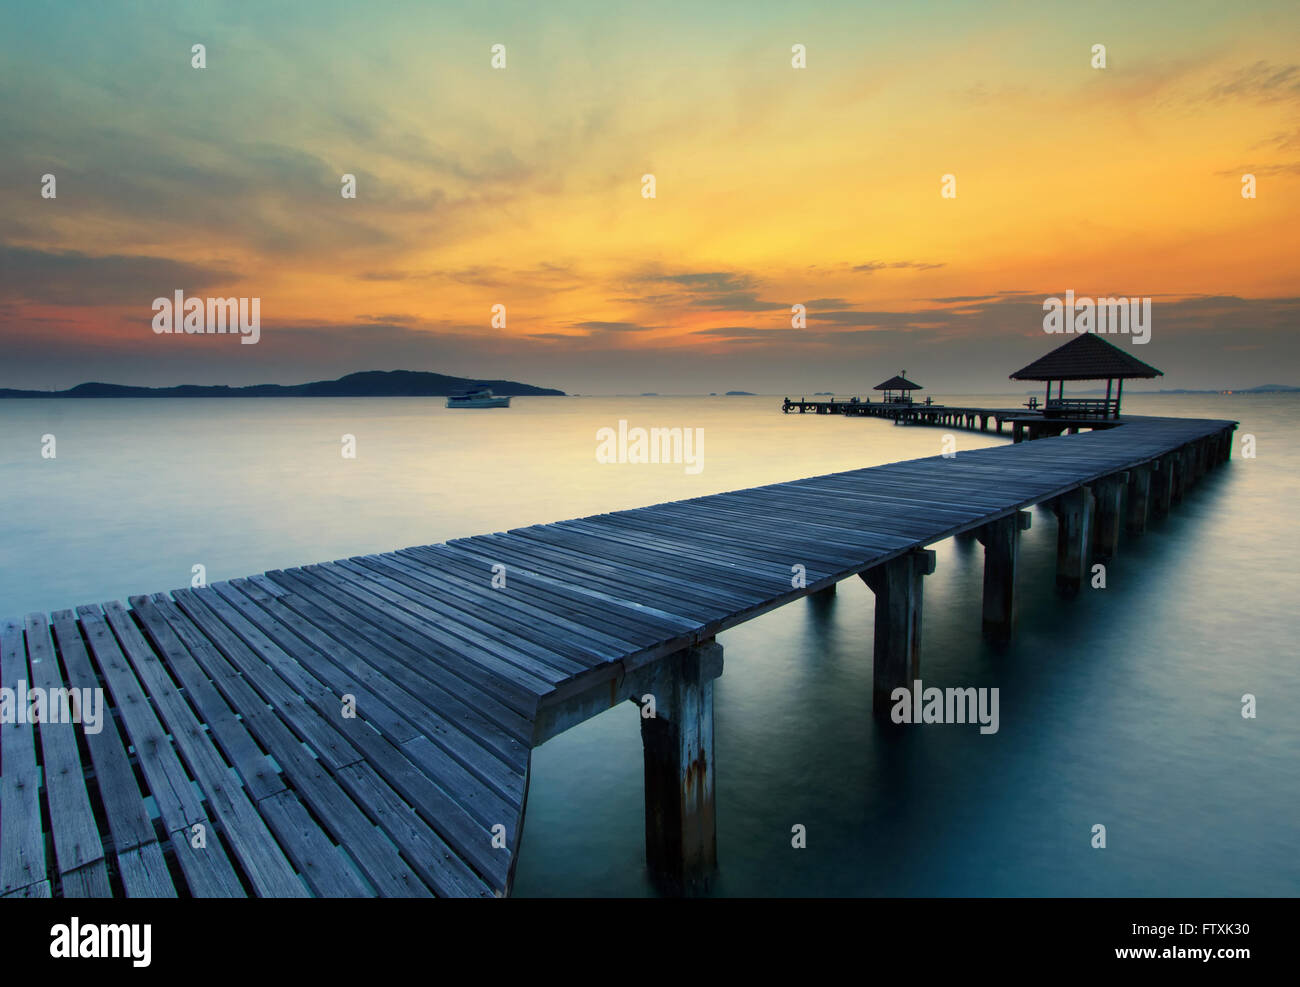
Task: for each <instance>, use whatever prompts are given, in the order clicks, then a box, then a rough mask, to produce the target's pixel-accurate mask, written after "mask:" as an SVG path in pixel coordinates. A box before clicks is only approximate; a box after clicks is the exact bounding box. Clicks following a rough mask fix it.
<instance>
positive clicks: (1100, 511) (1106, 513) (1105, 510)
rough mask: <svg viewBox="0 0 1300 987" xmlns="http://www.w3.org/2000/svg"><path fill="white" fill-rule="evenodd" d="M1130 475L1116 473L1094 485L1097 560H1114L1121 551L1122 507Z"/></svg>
mask: <svg viewBox="0 0 1300 987" xmlns="http://www.w3.org/2000/svg"><path fill="white" fill-rule="evenodd" d="M1128 480H1129V475H1128V473H1115V474H1114V475H1112V476H1107V477H1103V478H1102V479H1100V480H1098V481H1097V482H1096V483H1095V484H1093V487H1092V491H1093V498H1094V500H1095V503H1096V515H1095V517H1094V519H1093V554H1094V555H1095V556H1096V557H1097V558H1102V559H1112V558H1114V557H1115V553H1116V552H1117V551H1118V550H1119V524H1120V521H1119V519H1120V505H1121V502H1122V498H1123V495H1124V487H1125V486H1127V484H1128Z"/></svg>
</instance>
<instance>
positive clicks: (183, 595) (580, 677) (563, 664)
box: [0, 418, 1235, 897]
mask: <svg viewBox="0 0 1300 987" xmlns="http://www.w3.org/2000/svg"><path fill="white" fill-rule="evenodd" d="M1107 425H1115V426H1117V427H1113V428H1110V429H1109V430H1099V431H1090V432H1086V433H1083V434H1077V435H1061V436H1059V437H1050V438H1040V439H1037V440H1035V441H1031V442H1023V443H1020V444H1015V445H1006V446H1000V447H996V448H988V449H979V450H975V451H969V452H960V453H958V454H957V455H955V456H954V457H952V458H944V457H941V456H934V457H930V458H925V459H916V460H911V461H908V462H899V463H892V464H889V465H885V466H876V467H872V468H869V469H860V470H853V471H849V472H845V473H836V474H830V475H826V476H819V477H811V478H808V479H801V480H795V481H792V482H789V483H778V484H773V485H770V486H763V487H756V488H753V489H748V490H739V491H734V492H730V493H722V494H717V495H713V496H707V497H699V498H695V499H692V500H685V501H679V502H674V503H667V504H659V505H655V506H652V507H645V508H640V509H636V510H627V511H619V512H616V513H613V514H605V515H600V516H596V517H588V518H582V519H578V520H571V521H563V522H560V523H557V524H547V525H537V526H533V527H528V528H523V529H519V530H515V531H511V532H508V533H498V534H492V535H483V536H478V537H473V538H463V539H458V540H455V541H452V542H449V543H447V544H437V545H426V546H422V547H417V548H408V549H404V550H402V551H397V552H389V553H385V554H379V555H371V556H365V557H358V558H353V559H346V560H340V561H336V562H329V563H322V564H319V565H309V566H304V567H302V568H298V569H289V570H284V571H273V572H268V573H265V574H264V575H259V576H251V577H249V578H246V579H233V580H230V581H228V582H221V583H217V584H214V585H212V586H207V587H201V588H188V589H180V590H175V591H173V592H171V593H169V594H155V595H151V596H138V597H133V598H131V600H130V601H129V603H130V605H129V607H128V606H126V605H123V604H122V603H106V604H103V605H102V606H83V607H78V608H77V609H76V610H75V611H72V610H61V611H57V612H55V613H52V614H49V615H46V614H42V613H34V614H30V615H28V616H27V617H26V618H22V619H13V620H7V621H3V622H0V686H3V689H4V690H6V692H5V693H4V694H7V695H8V696H10V697H11V701H10V705H9V707H8V713H9V715H7V716H5V717H4V722H3V725H2V726H0V895H16V896H45V897H48V896H51V895H63V896H68V897H74V896H108V895H128V896H171V895H180V896H186V895H193V896H243V895H261V896H309V895H315V896H335V895H366V896H371V895H384V896H388V895H396V896H431V895H437V896H484V897H488V896H494V895H502V894H506V893H508V891H509V889H510V884H511V878H512V874H513V871H514V864H515V859H516V856H517V852H518V847H519V838H520V833H521V830H522V826H523V821H524V807H525V801H526V798H527V792H528V771H529V759H530V755H531V751H532V749H533V748H534V747H535V746H537V745H539V744H541V743H543V742H544V741H546V740H547V739H548V738H550V737H552V736H555V735H556V734H558V733H559V732H561V731H563V730H565V729H567V728H568V727H571V726H573V725H575V724H577V723H580V722H582V721H583V720H585V719H587V718H589V717H591V716H594V715H596V714H597V713H599V712H601V711H603V710H605V709H608V708H610V707H611V706H613V705H614V704H616V703H620V702H623V701H627V700H633V701H635V702H637V703H638V704H644V703H645V702H646V698H647V697H649V696H653V697H654V707H655V715H654V716H649V715H648V708H647V707H646V706H645V705H643V707H642V718H641V725H642V735H643V741H644V745H645V777H646V840H647V859H648V862H649V865H650V868H651V870H652V872H653V873H654V874H655V875H656V879H657V880H661V881H662V883H663V886H664V887H665V888H666V889H669V890H682V889H689V888H692V887H696V886H698V885H699V884H700V883H702V882H707V880H708V878H709V875H710V874H711V872H712V871H713V868H714V866H715V852H716V851H715V839H714V825H713V783H714V776H715V771H716V770H717V768H716V765H715V764H714V757H713V705H712V682H713V680H714V679H715V678H716V677H717V676H718V675H719V674H721V671H722V654H721V648H720V647H719V646H718V645H717V643H716V641H715V640H714V639H715V636H716V635H717V634H718V633H719V632H721V631H724V630H726V629H727V628H729V627H732V626H734V625H736V624H739V623H741V622H742V621H746V620H749V619H751V618H753V617H756V616H758V615H759V614H762V613H765V612H767V611H769V610H772V609H774V608H776V607H779V606H782V605H784V604H787V603H789V602H791V601H792V600H795V599H798V598H800V597H804V596H808V595H810V594H812V593H816V592H820V591H828V590H829V589H830V588H831V587H833V586H834V584H835V583H836V582H837V581H839V580H842V579H845V578H848V577H850V576H854V575H860V576H862V578H863V579H864V580H865V581H866V582H867V584H868V585H869V586H870V587H871V589H872V590H873V591H874V593H875V599H876V620H875V631H874V633H875V642H874V698H873V704H874V707H875V709H876V711H877V713H879V712H880V711H881V708H882V706H881V704H882V696H883V697H887V696H888V694H889V691H890V690H891V689H892V688H893V687H895V686H897V685H901V684H905V683H910V681H911V678H912V675H913V673H914V672H915V671H916V669H917V661H918V658H919V654H920V641H919V632H920V606H921V586H922V583H923V576H924V575H926V574H927V573H929V572H931V571H933V564H934V563H933V559H934V556H933V553H932V552H930V551H928V550H927V549H926V546H927V545H931V544H933V543H935V542H937V541H939V540H941V539H944V538H947V537H950V536H953V535H957V534H960V533H963V532H973V533H975V534H976V535H977V536H978V537H979V538H980V540H981V542H983V544H984V545H985V547H986V566H985V579H984V627H983V630H984V633H986V634H988V635H990V636H992V637H994V638H998V639H1005V638H1006V637H1008V636H1009V635H1010V634H1011V629H1012V626H1013V624H1014V612H1015V611H1014V594H1015V562H1016V553H1017V546H1018V540H1019V532H1020V531H1021V530H1023V528H1024V527H1026V526H1027V521H1028V517H1029V516H1028V515H1027V514H1024V513H1022V511H1023V509H1024V508H1026V507H1028V506H1030V505H1033V504H1050V505H1051V506H1052V507H1053V509H1054V510H1055V511H1056V513H1057V516H1058V517H1059V519H1060V525H1059V533H1058V571H1057V577H1058V580H1059V582H1060V585H1061V587H1062V589H1063V590H1065V591H1066V592H1070V591H1072V590H1074V589H1077V587H1078V586H1079V585H1080V583H1081V582H1082V581H1084V580H1085V578H1086V573H1087V567H1088V564H1089V562H1090V560H1091V559H1092V558H1095V557H1105V556H1107V555H1108V554H1112V553H1113V552H1114V551H1115V546H1116V543H1117V540H1118V533H1119V530H1120V528H1121V527H1126V528H1127V529H1128V530H1130V531H1133V532H1137V531H1141V530H1142V528H1143V527H1144V526H1145V524H1146V521H1147V518H1148V517H1149V516H1151V515H1153V514H1160V513H1163V512H1164V511H1166V510H1168V508H1169V505H1170V503H1171V501H1173V500H1177V499H1178V498H1179V497H1180V496H1181V495H1182V492H1183V491H1184V490H1185V489H1186V488H1187V486H1188V485H1189V484H1191V483H1192V482H1194V480H1195V479H1196V478H1197V477H1199V476H1200V475H1201V473H1202V472H1204V471H1205V470H1207V469H1209V468H1211V467H1212V466H1214V465H1216V464H1218V463H1220V462H1223V461H1225V460H1226V459H1227V458H1228V456H1229V451H1230V446H1231V440H1232V431H1233V429H1234V428H1235V423H1234V422H1229V421H1216V420H1201V419H1197V420H1184V419H1168V418H1125V419H1122V420H1119V421H1118V422H1113V423H1112V422H1108V423H1107ZM864 660H867V655H866V649H865V647H864ZM743 667H744V665H743V660H742V661H741V662H739V663H738V665H737V668H738V669H739V673H740V674H743ZM59 690H91V691H89V692H84V693H83V692H76V693H69V692H67V691H63V692H60V691H59ZM95 690H102V693H96V692H95ZM37 693H39V694H40V695H42V696H44V697H46V698H45V700H44V702H45V705H44V709H43V714H44V715H43V716H40V717H39V719H40V720H41V722H38V723H35V724H33V723H32V722H31V717H30V715H26V714H25V712H24V711H29V707H28V699H27V697H29V696H31V695H34V694H37ZM74 694H75V695H76V696H77V697H90V696H93V695H96V694H98V695H101V696H102V699H103V715H102V717H101V722H100V727H101V729H99V730H98V732H94V733H92V732H91V731H90V730H89V729H86V728H85V726H84V725H83V726H78V727H73V726H71V725H69V724H68V723H67V722H66V721H67V719H68V718H69V713H70V712H77V711H80V713H81V715H82V717H83V718H88V716H89V715H90V714H91V713H92V711H93V703H88V702H86V701H85V699H84V698H81V699H72V700H69V699H67V698H66V697H67V696H69V695H74ZM59 697H64V698H62V699H60V698H59ZM32 702H34V700H33V701H32ZM61 705H62V707H63V708H62V710H61V715H59V714H60V706H61ZM863 708H864V711H865V709H866V708H867V697H865V696H864V697H863ZM808 714H809V715H810V716H813V715H815V711H812V710H810V711H808Z"/></svg>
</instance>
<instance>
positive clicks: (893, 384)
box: [872, 370, 921, 391]
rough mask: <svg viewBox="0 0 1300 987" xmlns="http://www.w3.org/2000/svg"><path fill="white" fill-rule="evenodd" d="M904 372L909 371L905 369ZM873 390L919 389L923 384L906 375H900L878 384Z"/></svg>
mask: <svg viewBox="0 0 1300 987" xmlns="http://www.w3.org/2000/svg"><path fill="white" fill-rule="evenodd" d="M903 373H907V371H906V370H904V371H903ZM872 390H873V391H919V390H921V385H920V384H913V383H912V382H911V381H910V380H908V379H907V378H906V377H903V376H902V375H899V376H897V377H890V378H889V380H887V381H885V382H884V383H883V384H877V385H876V386H875V387H873V388H872Z"/></svg>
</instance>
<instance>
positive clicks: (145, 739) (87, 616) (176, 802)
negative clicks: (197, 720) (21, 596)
mask: <svg viewBox="0 0 1300 987" xmlns="http://www.w3.org/2000/svg"><path fill="white" fill-rule="evenodd" d="M77 615H78V616H79V617H80V618H81V626H82V629H83V630H84V632H85V635H86V640H87V641H88V642H89V644H90V650H91V652H92V654H93V655H94V657H95V662H96V664H98V665H99V668H100V671H101V672H102V673H103V675H104V682H105V684H106V685H107V686H108V689H109V692H110V693H112V696H113V702H114V705H115V706H116V708H117V710H118V713H119V714H120V717H121V722H122V725H123V727H124V728H125V729H126V733H127V736H128V737H129V738H130V741H131V745H132V746H133V747H134V748H135V753H136V758H137V759H138V761H139V764H140V769H141V771H142V772H143V773H144V776H145V781H146V782H147V784H148V785H149V792H150V794H151V795H153V797H154V802H155V803H156V804H157V806H158V813H159V815H160V816H161V817H162V821H163V826H164V827H165V828H166V830H167V832H169V833H174V832H176V831H177V830H180V829H189V828H190V827H191V826H194V825H198V824H205V825H206V824H209V823H210V822H211V821H210V820H209V819H208V815H207V813H206V812H204V811H203V806H202V805H201V804H200V803H199V798H198V795H197V794H196V793H195V791H194V786H193V785H192V784H190V779H189V776H188V775H187V774H186V773H185V769H184V768H183V767H182V766H181V762H180V759H179V758H178V757H177V756H176V752H175V751H174V750H173V749H172V745H171V741H170V740H169V739H168V737H167V731H166V730H164V729H163V726H162V724H161V723H159V722H158V717H157V716H155V715H154V712H153V709H152V708H151V707H150V705H149V699H148V697H147V696H146V695H145V693H144V690H143V689H141V688H140V684H139V682H137V681H136V678H135V675H134V674H133V673H132V672H131V669H130V667H129V666H128V665H127V661H126V657H125V656H124V655H123V654H122V649H121V648H120V647H118V644H117V639H116V638H114V637H113V632H112V630H111V629H110V628H109V626H108V622H107V621H106V620H105V619H104V615H103V613H102V612H101V611H100V609H99V608H98V607H88V606H83V607H78V608H77Z"/></svg>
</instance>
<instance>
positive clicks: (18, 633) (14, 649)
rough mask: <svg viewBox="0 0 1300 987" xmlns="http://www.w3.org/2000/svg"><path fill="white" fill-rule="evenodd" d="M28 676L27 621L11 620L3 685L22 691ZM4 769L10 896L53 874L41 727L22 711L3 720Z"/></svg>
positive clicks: (0, 756) (3, 886)
mask: <svg viewBox="0 0 1300 987" xmlns="http://www.w3.org/2000/svg"><path fill="white" fill-rule="evenodd" d="M27 681H28V671H27V649H26V647H25V646H24V644H23V625H22V624H21V623H19V622H18V621H17V620H6V621H5V622H4V623H3V624H2V625H0V686H3V687H4V688H6V689H10V690H13V694H14V695H15V696H17V695H18V694H20V693H21V692H22V691H23V689H24V688H25V684H26V683H27ZM20 720H21V721H22V722H19V721H20ZM0 768H3V771H4V773H3V774H0V807H2V810H0V811H3V816H0V895H8V894H11V893H13V892H15V891H21V890H23V889H24V888H28V887H31V886H32V885H35V884H39V883H41V882H47V883H48V877H49V872H48V870H47V865H46V860H45V834H44V833H43V832H42V830H41V802H40V780H41V779H40V769H39V768H38V767H37V764H36V730H35V728H34V727H33V725H32V724H31V723H30V722H29V721H28V720H27V718H26V716H23V717H19V716H18V715H17V710H15V715H14V718H13V722H3V723H0ZM45 897H48V895H46V896H45Z"/></svg>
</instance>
